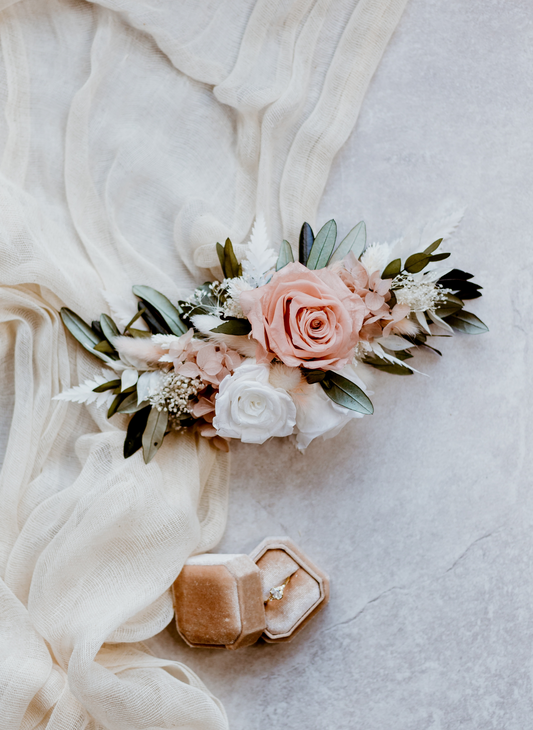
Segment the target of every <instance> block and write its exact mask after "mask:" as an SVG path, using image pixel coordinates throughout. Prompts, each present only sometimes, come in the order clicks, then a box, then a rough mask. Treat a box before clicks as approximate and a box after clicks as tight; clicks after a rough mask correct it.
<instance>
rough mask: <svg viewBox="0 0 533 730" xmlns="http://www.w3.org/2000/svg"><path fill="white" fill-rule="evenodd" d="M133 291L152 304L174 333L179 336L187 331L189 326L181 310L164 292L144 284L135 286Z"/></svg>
mask: <svg viewBox="0 0 533 730" xmlns="http://www.w3.org/2000/svg"><path fill="white" fill-rule="evenodd" d="M133 293H134V294H135V296H136V297H139V299H141V300H142V301H143V302H146V303H147V304H149V305H151V306H152V307H153V308H154V309H155V310H156V311H157V312H158V313H159V314H160V315H161V317H162V318H163V320H164V321H165V322H166V324H167V325H168V327H169V328H170V331H171V332H172V334H174V335H177V336H178V337H179V336H180V335H183V334H185V332H187V328H186V327H185V325H184V324H183V322H182V320H181V317H180V312H179V311H178V309H177V308H176V307H175V306H174V305H173V304H172V302H171V301H170V300H169V299H167V297H166V296H165V295H164V294H161V292H158V291H156V289H152V287H151V286H143V285H136V286H134V287H133Z"/></svg>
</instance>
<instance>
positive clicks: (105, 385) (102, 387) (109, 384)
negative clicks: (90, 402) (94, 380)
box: [93, 379, 120, 393]
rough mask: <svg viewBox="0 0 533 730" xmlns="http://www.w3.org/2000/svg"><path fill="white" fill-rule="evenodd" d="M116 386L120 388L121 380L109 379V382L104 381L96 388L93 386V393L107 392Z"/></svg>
mask: <svg viewBox="0 0 533 730" xmlns="http://www.w3.org/2000/svg"><path fill="white" fill-rule="evenodd" d="M115 388H120V380H118V379H117V380H108V381H107V383H102V385H97V386H96V388H93V393H105V391H106V390H114V389H115Z"/></svg>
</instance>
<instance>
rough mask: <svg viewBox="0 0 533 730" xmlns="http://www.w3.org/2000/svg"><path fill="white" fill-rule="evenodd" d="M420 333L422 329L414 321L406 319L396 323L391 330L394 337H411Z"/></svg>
mask: <svg viewBox="0 0 533 730" xmlns="http://www.w3.org/2000/svg"><path fill="white" fill-rule="evenodd" d="M418 332H420V327H419V325H418V324H417V323H416V322H413V320H412V319H408V318H407V317H405V319H401V320H400V321H399V322H396V324H395V325H394V327H392V328H391V333H392V334H394V335H409V336H414V335H416V334H418Z"/></svg>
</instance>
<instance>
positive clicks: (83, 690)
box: [0, 0, 405, 730]
mask: <svg viewBox="0 0 533 730" xmlns="http://www.w3.org/2000/svg"><path fill="white" fill-rule="evenodd" d="M404 4H405V2H404V0H359V2H357V0H279V1H275V2H272V0H244V1H243V0H221V2H218V3H214V4H213V3H207V4H206V3H197V2H193V1H192V0H185V2H180V3H175V2H171V0H150V2H147V0H128V1H127V2H126V1H125V0H99V1H98V2H71V1H70V0H19V1H18V2H10V0H5V1H4V2H0V44H1V46H2V53H1V55H0V105H1V106H2V109H3V114H2V115H0V149H1V155H0V160H1V162H0V284H1V288H0V358H1V362H2V374H3V380H2V389H1V391H0V445H1V446H2V451H3V452H4V458H3V465H2V471H1V473H0V718H1V720H0V724H1V726H2V730H19V728H21V729H23V730H45V728H46V730H144V729H146V730H148V728H159V727H161V728H162V727H165V728H173V729H175V730H179V729H183V730H185V729H187V730H190V729H191V728H194V729H195V730H196V729H197V730H223V729H224V728H227V727H228V720H227V717H226V714H225V712H224V709H223V707H222V705H221V704H220V702H219V701H218V700H217V699H215V698H214V697H213V696H212V695H211V693H210V692H209V690H208V689H207V688H206V687H205V686H204V685H203V684H202V682H201V681H200V679H198V677H196V675H195V674H194V673H193V672H191V671H190V670H189V669H188V668H187V667H186V666H184V665H183V664H180V663H178V662H173V661H168V660H165V659H159V658H157V657H154V656H152V655H151V653H150V652H149V651H148V650H147V648H146V647H145V646H144V645H143V644H142V642H143V641H144V640H146V639H148V638H150V637H151V636H153V635H154V634H156V633H157V632H159V631H161V630H162V629H163V628H164V627H165V626H166V625H167V624H168V623H169V621H170V620H171V619H172V615H173V608H172V599H171V594H170V586H171V585H172V583H173V581H174V580H175V578H176V577H177V575H178V573H179V572H180V570H181V568H182V566H183V564H184V562H185V561H186V560H187V558H188V557H189V556H190V555H192V554H196V553H202V552H205V551H208V550H212V549H213V548H215V547H216V545H217V544H218V542H219V541H220V539H221V537H222V534H223V532H224V529H225V524H226V516H227V501H228V481H229V459H228V456H227V454H224V453H222V452H220V451H217V450H216V449H214V448H213V447H212V446H211V444H210V443H209V441H208V440H206V439H203V438H201V437H199V436H194V435H191V434H174V435H171V436H169V437H167V438H165V442H164V445H163V446H162V448H161V449H160V450H159V452H158V454H157V456H156V458H155V459H154V461H153V462H151V463H150V464H149V465H148V466H146V465H145V464H144V463H143V461H142V457H141V454H140V453H137V454H135V455H134V456H132V457H131V458H129V459H127V460H125V459H124V458H123V451H122V449H123V440H124V429H125V427H126V423H127V420H126V418H125V417H113V419H112V420H111V421H108V420H107V418H106V414H105V413H103V412H101V411H99V410H98V409H96V407H95V406H94V405H92V406H90V407H85V406H83V407H82V406H78V405H76V404H72V403H66V402H63V401H55V400H53V397H54V396H55V395H56V394H57V393H59V392H60V391H62V390H65V389H67V388H69V387H70V386H71V385H75V384H77V383H79V382H82V381H83V380H85V379H87V378H91V377H93V376H94V375H95V374H96V373H99V371H100V369H101V365H100V363H99V362H98V361H97V360H96V359H95V358H94V357H93V356H92V355H90V354H89V353H87V352H86V351H84V350H82V349H81V348H80V347H79V345H78V344H77V343H76V342H75V341H74V340H73V338H72V337H71V336H70V335H69V334H68V333H67V332H66V331H65V329H64V327H63V324H62V322H61V318H60V316H59V310H60V308H61V307H62V306H67V307H69V308H71V309H73V310H75V311H76V312H77V313H78V314H79V315H80V316H81V317H82V318H84V319H85V320H86V321H88V322H89V321H92V320H94V319H96V318H97V317H98V316H99V315H100V313H101V312H109V311H110V304H109V302H112V303H113V307H117V308H118V309H120V310H121V311H122V312H125V313H128V312H131V314H133V313H134V312H135V310H136V307H137V303H136V300H135V298H134V297H133V295H132V293H131V287H132V285H134V284H140V283H144V284H148V285H150V286H153V287H155V288H157V289H159V290H160V291H162V292H163V293H165V294H166V295H167V296H168V297H170V298H171V299H176V298H177V297H178V296H179V295H181V294H184V293H186V292H188V291H190V289H191V288H192V287H193V286H194V285H195V284H198V283H201V282H203V281H204V280H205V278H207V270H209V269H215V270H218V260H217V257H216V253H215V248H214V243H215V242H216V241H217V240H224V239H225V238H226V237H227V236H229V237H231V238H232V239H233V241H234V243H235V245H236V249H237V251H239V250H242V245H243V243H244V242H245V241H246V239H247V236H248V234H249V231H250V228H251V226H252V223H253V220H254V218H255V216H256V215H257V214H258V213H263V214H264V216H265V218H266V221H267V225H268V229H269V233H270V235H271V237H272V239H273V241H281V239H282V237H286V238H288V239H289V240H290V241H291V242H292V243H293V244H294V243H296V236H297V229H298V227H299V225H301V222H302V220H303V218H306V219H307V220H309V221H310V222H311V223H314V222H315V216H316V209H317V205H318V201H319V198H320V195H321V193H322V190H323V188H324V184H325V182H326V179H327V175H328V172H329V167H330V165H331V161H332V159H333V156H334V155H335V154H336V152H337V151H338V149H339V147H340V146H341V145H342V143H343V142H344V140H345V139H346V137H347V136H348V134H349V133H350V130H351V129H352V128H353V126H354V124H355V122H356V119H357V115H358V112H359V108H360V106H361V102H362V99H363V96H364V93H365V90H366V87H367V85H368V83H369V80H370V78H371V76H372V74H373V72H374V70H375V68H376V65H377V63H378V61H379V58H380V57H381V54H382V53H383V49H384V48H385V46H386V43H387V42H388V40H389V38H390V35H391V33H392V31H393V29H394V27H395V26H396V24H397V22H398V19H399V17H400V14H401V11H402V8H403V6H404ZM239 247H241V248H239ZM236 691H238V689H237V690H236Z"/></svg>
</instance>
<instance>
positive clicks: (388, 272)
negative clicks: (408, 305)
mask: <svg viewBox="0 0 533 730" xmlns="http://www.w3.org/2000/svg"><path fill="white" fill-rule="evenodd" d="M401 270H402V260H401V259H394V261H391V262H390V264H387V266H385V268H384V269H383V272H382V274H381V278H382V279H394V277H395V276H398V274H399V273H400V271H401ZM389 306H390V305H389Z"/></svg>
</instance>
